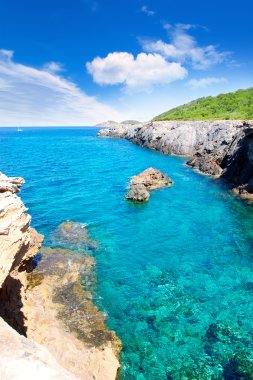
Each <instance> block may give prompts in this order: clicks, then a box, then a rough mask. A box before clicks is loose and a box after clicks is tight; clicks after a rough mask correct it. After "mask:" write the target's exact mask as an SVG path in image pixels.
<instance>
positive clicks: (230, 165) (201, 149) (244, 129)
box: [98, 120, 253, 199]
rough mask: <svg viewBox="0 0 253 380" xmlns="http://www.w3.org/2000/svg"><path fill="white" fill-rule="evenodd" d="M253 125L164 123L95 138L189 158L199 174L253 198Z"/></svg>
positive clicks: (104, 132) (109, 131)
mask: <svg viewBox="0 0 253 380" xmlns="http://www.w3.org/2000/svg"><path fill="white" fill-rule="evenodd" d="M252 128H253V122H245V121H238V120H221V121H168V122H166V121H164V122H149V123H145V124H142V125H141V126H140V125H134V126H122V125H121V127H120V128H116V127H112V128H109V129H103V130H101V131H100V132H99V134H98V136H101V137H107V136H108V137H119V138H125V139H127V140H129V141H131V142H133V143H135V144H137V145H140V146H143V147H147V148H150V149H155V150H158V151H160V152H162V153H165V154H170V155H179V156H189V157H191V158H190V160H189V161H188V164H189V165H190V166H192V167H194V168H196V169H198V170H199V171H200V172H202V173H205V174H208V175H212V176H215V177H221V178H224V179H225V180H226V181H227V182H228V183H229V184H230V186H231V188H233V189H234V192H235V193H237V194H240V195H241V196H243V197H245V198H248V199H251V198H253V195H251V194H253V169H252V157H253V143H252Z"/></svg>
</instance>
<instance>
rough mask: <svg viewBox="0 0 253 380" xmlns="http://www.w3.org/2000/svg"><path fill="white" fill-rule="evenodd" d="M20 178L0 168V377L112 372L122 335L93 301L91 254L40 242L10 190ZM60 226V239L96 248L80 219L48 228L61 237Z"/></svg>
mask: <svg viewBox="0 0 253 380" xmlns="http://www.w3.org/2000/svg"><path fill="white" fill-rule="evenodd" d="M23 183H24V180H23V179H22V178H9V177H6V176H5V175H4V174H2V173H0V351H1V353H2V354H1V357H0V378H1V379H6V380H9V379H13V380H16V379H17V380H20V379H23V378H24V379H25V378H27V371H29V378H30V377H31V376H33V377H37V378H38V379H53V380H54V379H57V380H58V379H59V380H60V379H61V380H64V379H69V380H70V379H73V380H74V379H83V380H94V379H96V380H114V379H115V378H116V377H117V375H118V370H119V353H120V350H121V342H120V340H119V339H118V338H117V337H116V335H115V333H114V332H113V331H110V330H108V329H107V328H106V327H105V315H104V314H103V313H102V312H101V311H100V310H99V309H98V308H97V307H96V306H94V305H93V302H92V298H93V295H92V292H91V290H90V289H89V288H90V287H91V284H93V283H94V282H95V275H94V266H95V261H94V259H93V258H92V257H91V256H89V255H85V254H78V253H77V252H73V251H70V250H63V249H60V248H56V249H51V248H48V249H43V250H40V248H41V244H42V241H43V236H42V235H40V234H38V233H37V231H35V230H34V229H33V228H31V227H30V222H31V217H30V215H28V214H27V209H26V207H25V206H24V204H23V202H22V201H21V199H20V198H19V197H18V196H17V193H18V192H19V190H20V187H21V186H22V184H23ZM62 231H63V232H64V233H65V235H64V236H63V237H64V239H65V240H64V241H65V244H70V243H75V244H78V243H80V244H82V246H83V247H85V248H87V249H95V248H96V244H95V242H93V241H92V240H91V239H89V237H88V232H87V231H86V230H85V229H84V228H83V226H82V225H80V224H78V223H76V224H75V223H72V222H68V223H65V224H63V225H61V226H60V229H58V230H57V233H56V234H55V239H56V241H59V243H61V244H62V240H60V238H62V236H61V233H62ZM57 239H58V240H57ZM38 252H39V253H40V257H41V259H40V260H39V262H37V266H36V267H34V263H33V259H34V256H35V255H37V253H38ZM80 273H82V285H81V275H80ZM6 322H7V323H6Z"/></svg>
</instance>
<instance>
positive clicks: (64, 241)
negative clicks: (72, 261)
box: [50, 221, 98, 251]
mask: <svg viewBox="0 0 253 380" xmlns="http://www.w3.org/2000/svg"><path fill="white" fill-rule="evenodd" d="M50 243H51V244H52V245H53V246H58V247H63V248H69V249H73V250H80V251H86V250H95V249H96V248H97V246H98V243H97V242H96V241H95V240H92V239H90V237H89V233H88V230H87V228H86V226H85V224H83V223H77V222H71V221H67V222H64V223H62V224H60V225H59V226H58V227H57V228H56V230H55V231H54V232H53V234H52V236H51V239H50Z"/></svg>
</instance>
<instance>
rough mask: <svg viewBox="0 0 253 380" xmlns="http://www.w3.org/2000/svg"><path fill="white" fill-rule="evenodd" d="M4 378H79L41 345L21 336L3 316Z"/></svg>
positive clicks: (1, 363) (0, 339) (1, 367)
mask: <svg viewBox="0 0 253 380" xmlns="http://www.w3.org/2000/svg"><path fill="white" fill-rule="evenodd" d="M0 350H1V359H0V378H1V379H2V380H10V379H11V380H27V379H37V380H45V379H50V380H78V378H77V377H76V376H74V375H73V374H71V373H70V372H68V371H67V370H65V369H64V368H62V367H61V366H60V365H59V364H58V363H57V361H56V359H55V358H54V357H53V356H52V355H51V354H50V353H49V352H48V351H47V350H46V349H45V348H44V347H42V346H41V345H39V344H37V343H35V342H33V341H32V340H30V339H27V338H25V337H24V336H22V335H19V334H18V333H17V332H16V331H15V330H14V329H12V328H11V327H10V326H9V325H8V324H7V323H6V322H4V321H3V319H2V318H0Z"/></svg>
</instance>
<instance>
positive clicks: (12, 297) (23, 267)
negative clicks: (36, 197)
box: [0, 173, 43, 335]
mask: <svg viewBox="0 0 253 380" xmlns="http://www.w3.org/2000/svg"><path fill="white" fill-rule="evenodd" d="M23 183H24V180H23V179H22V178H10V177H6V176H5V175H4V174H2V173H0V242H1V244H0V316H1V317H3V318H4V319H5V320H6V321H7V322H8V323H9V324H10V325H11V326H12V327H13V328H15V329H16V330H17V331H18V332H19V333H20V334H23V335H25V326H24V320H25V316H24V315H23V313H22V292H23V291H24V289H25V288H26V286H27V272H29V271H30V270H31V267H32V260H33V257H34V256H35V255H36V254H37V252H38V250H39V249H40V247H41V243H42V241H43V236H42V235H40V234H38V233H37V231H35V230H34V229H33V228H31V227H30V222H31V217H30V215H29V214H27V209H26V207H25V206H24V204H23V202H22V201H21V199H20V198H19V197H18V196H17V195H16V193H18V192H19V189H20V187H21V186H22V184H23Z"/></svg>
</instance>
